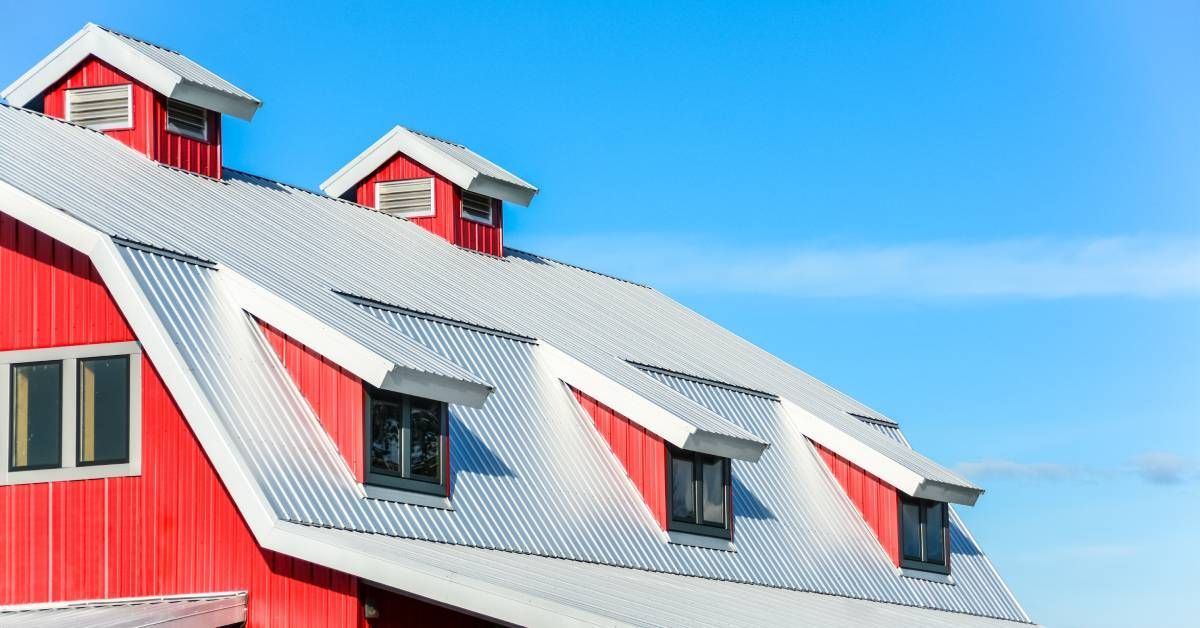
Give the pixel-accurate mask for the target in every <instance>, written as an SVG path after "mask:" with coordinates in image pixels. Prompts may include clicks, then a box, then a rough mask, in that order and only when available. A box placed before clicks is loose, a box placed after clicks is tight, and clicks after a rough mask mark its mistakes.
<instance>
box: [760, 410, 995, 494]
mask: <svg viewBox="0 0 1200 628" xmlns="http://www.w3.org/2000/svg"><path fill="white" fill-rule="evenodd" d="M780 404H781V405H782V406H783V412H784V414H785V415H786V416H787V417H788V418H789V420H790V422H791V423H792V424H793V425H795V426H796V427H797V429H799V430H800V432H801V433H803V434H804V436H806V437H808V438H810V439H812V440H813V441H814V442H816V443H818V444H820V445H821V446H823V447H826V448H828V449H829V450H831V451H833V452H834V453H836V454H837V455H839V456H841V457H843V458H845V459H846V460H849V461H850V462H852V463H854V464H856V465H858V466H859V467H862V468H863V469H864V470H866V471H867V472H868V473H870V474H872V475H874V476H876V477H878V478H879V479H881V480H883V481H884V482H887V483H888V484H890V485H892V486H893V487H894V488H895V489H896V490H898V491H900V492H901V493H904V494H905V495H911V496H913V497H921V498H924V499H932V500H935V501H942V502H950V503H954V504H964V505H966V506H974V505H975V501H976V500H977V499H979V496H980V495H981V494H982V493H983V489H979V488H974V487H968V486H956V485H953V484H946V483H944V482H939V481H936V480H931V479H929V478H926V477H924V476H923V475H921V474H919V473H917V472H915V471H912V470H911V469H909V468H908V467H905V466H904V465H902V464H900V463H899V462H896V461H895V460H892V459H891V458H889V457H888V456H886V455H884V454H883V453H882V452H879V451H877V450H875V449H874V448H872V447H870V446H868V445H867V444H865V443H863V442H862V441H860V440H858V439H856V438H854V437H853V436H850V435H849V434H847V433H845V432H843V431H841V430H840V429H838V428H837V427H835V426H834V425H832V424H830V423H828V422H826V421H824V420H823V419H821V418H820V417H818V416H817V415H815V414H813V413H812V412H809V411H808V410H805V409H804V408H801V407H800V406H798V405H796V404H795V403H793V402H792V401H790V400H788V399H780ZM855 420H857V419H855Z"/></svg>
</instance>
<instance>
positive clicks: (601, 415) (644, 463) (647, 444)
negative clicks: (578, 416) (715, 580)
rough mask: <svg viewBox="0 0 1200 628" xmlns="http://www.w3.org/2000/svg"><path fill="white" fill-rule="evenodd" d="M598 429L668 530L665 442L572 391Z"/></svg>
mask: <svg viewBox="0 0 1200 628" xmlns="http://www.w3.org/2000/svg"><path fill="white" fill-rule="evenodd" d="M571 392H573V393H575V398H576V399H578V400H579V405H581V406H583V409H584V410H585V411H587V413H588V416H590V417H592V421H593V422H594V423H595V424H596V429H597V430H598V431H599V432H600V434H602V435H603V436H604V440H606V441H608V445H609V447H611V448H612V451H613V453H614V454H616V456H617V459H618V460H620V461H621V464H623V465H625V472H626V473H628V474H629V479H631V480H633V484H634V485H635V486H637V489H638V491H639V492H640V493H641V494H642V499H644V500H646V505H647V506H649V507H650V512H651V513H652V514H653V515H654V520H655V521H657V522H658V524H659V526H661V527H662V529H663V530H666V529H667V447H666V444H665V443H664V442H663V440H662V439H661V438H659V437H658V436H656V435H654V434H652V433H650V432H647V431H646V429H645V428H643V427H642V426H640V425H637V424H636V423H634V422H633V421H630V420H629V419H628V418H626V417H625V416H623V415H621V414H618V413H617V412H616V411H615V410H613V409H612V408H610V407H608V406H606V405H604V404H602V403H600V402H599V401H596V400H595V399H593V398H591V397H589V396H587V395H586V394H584V393H583V392H580V391H579V390H576V389H575V388H572V389H571Z"/></svg>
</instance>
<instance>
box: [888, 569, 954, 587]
mask: <svg viewBox="0 0 1200 628" xmlns="http://www.w3.org/2000/svg"><path fill="white" fill-rule="evenodd" d="M896 575H897V576H900V577H901V578H913V579H916V580H928V581H930V582H937V583H939V584H949V585H954V584H955V582H954V576H952V575H950V574H948V573H934V572H932V571H921V570H920V569H913V568H911V567H896Z"/></svg>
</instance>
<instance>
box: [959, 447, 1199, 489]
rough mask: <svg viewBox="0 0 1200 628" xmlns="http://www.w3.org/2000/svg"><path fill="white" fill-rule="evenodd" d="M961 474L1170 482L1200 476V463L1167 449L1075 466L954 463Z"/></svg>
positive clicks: (977, 478) (1006, 461)
mask: <svg viewBox="0 0 1200 628" xmlns="http://www.w3.org/2000/svg"><path fill="white" fill-rule="evenodd" d="M954 470H955V471H956V472H958V473H959V474H960V475H964V476H967V477H969V478H973V479H976V480H995V479H1002V480H1003V479H1010V480H1027V481H1064V480H1080V481H1094V480H1102V479H1112V478H1118V477H1134V478H1137V479H1140V480H1143V481H1145V482H1148V483H1150V484H1159V485H1163V486H1169V485H1174V484H1183V483H1185V482H1190V481H1192V480H1200V463H1197V461H1195V460H1191V459H1188V458H1185V457H1183V456H1180V455H1178V454H1174V453H1170V452H1165V451H1150V452H1145V453H1142V454H1139V455H1137V456H1135V457H1134V458H1133V460H1132V461H1131V463H1130V464H1128V465H1124V466H1121V465H1116V464H1115V465H1112V466H1107V467H1105V466H1095V467H1093V466H1088V467H1082V466H1073V465H1066V464H1059V463H1054V462H1014V461H1012V460H980V461H973V462H960V463H958V464H957V465H955V466H954Z"/></svg>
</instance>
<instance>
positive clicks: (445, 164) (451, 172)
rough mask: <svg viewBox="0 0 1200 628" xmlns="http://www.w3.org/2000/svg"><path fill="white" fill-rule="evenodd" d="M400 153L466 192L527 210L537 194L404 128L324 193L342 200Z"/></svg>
mask: <svg viewBox="0 0 1200 628" xmlns="http://www.w3.org/2000/svg"><path fill="white" fill-rule="evenodd" d="M397 153H403V154H404V155H406V156H408V157H409V158H411V159H413V160H414V161H416V162H417V163H420V164H421V165H423V166H425V167H426V168H429V169H430V170H432V171H434V172H436V173H437V174H439V175H441V176H443V177H445V178H446V179H448V180H449V181H450V182H451V183H453V184H455V185H457V186H458V187H460V188H463V189H464V190H470V191H472V192H477V193H479V194H483V195H486V196H490V197H492V198H498V199H501V200H504V201H508V202H510V203H516V204H517V205H520V206H522V207H528V206H529V203H530V201H532V200H533V196H534V195H535V194H537V192H538V191H537V188H532V187H524V186H520V185H516V184H513V183H509V182H508V181H501V180H499V179H496V178H494V177H490V176H488V175H485V174H483V173H481V172H479V171H478V170H476V169H474V168H472V167H470V166H468V165H467V164H464V163H463V162H461V161H459V160H458V159H455V158H454V157H452V156H451V155H449V154H447V153H446V152H444V151H442V150H441V149H439V148H438V147H437V144H435V143H434V142H433V141H432V140H429V139H426V138H424V137H422V136H421V135H420V134H417V133H413V132H412V131H410V130H408V129H406V128H404V127H402V126H397V127H395V128H393V129H392V130H391V131H388V132H387V133H386V134H384V136H383V137H381V138H379V139H378V140H377V141H376V142H375V143H374V144H372V145H371V146H370V147H368V148H367V150H365V151H363V152H362V153H361V154H360V155H359V156H357V157H355V158H354V159H352V160H350V162H349V163H347V164H346V165H345V166H342V169H341V170H338V171H337V172H336V173H334V175H333V176H332V177H329V178H328V179H326V181H325V182H324V183H322V184H321V190H323V191H324V192H325V193H326V194H328V195H330V196H335V197H340V196H341V195H343V194H345V193H346V192H348V191H350V189H352V188H353V187H354V186H356V185H358V184H359V183H360V182H362V181H363V179H366V178H367V177H369V176H371V173H373V172H375V170H377V169H378V168H379V167H380V166H382V165H383V164H385V163H387V161H388V160H389V159H391V158H392V157H395V156H396V154H397Z"/></svg>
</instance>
